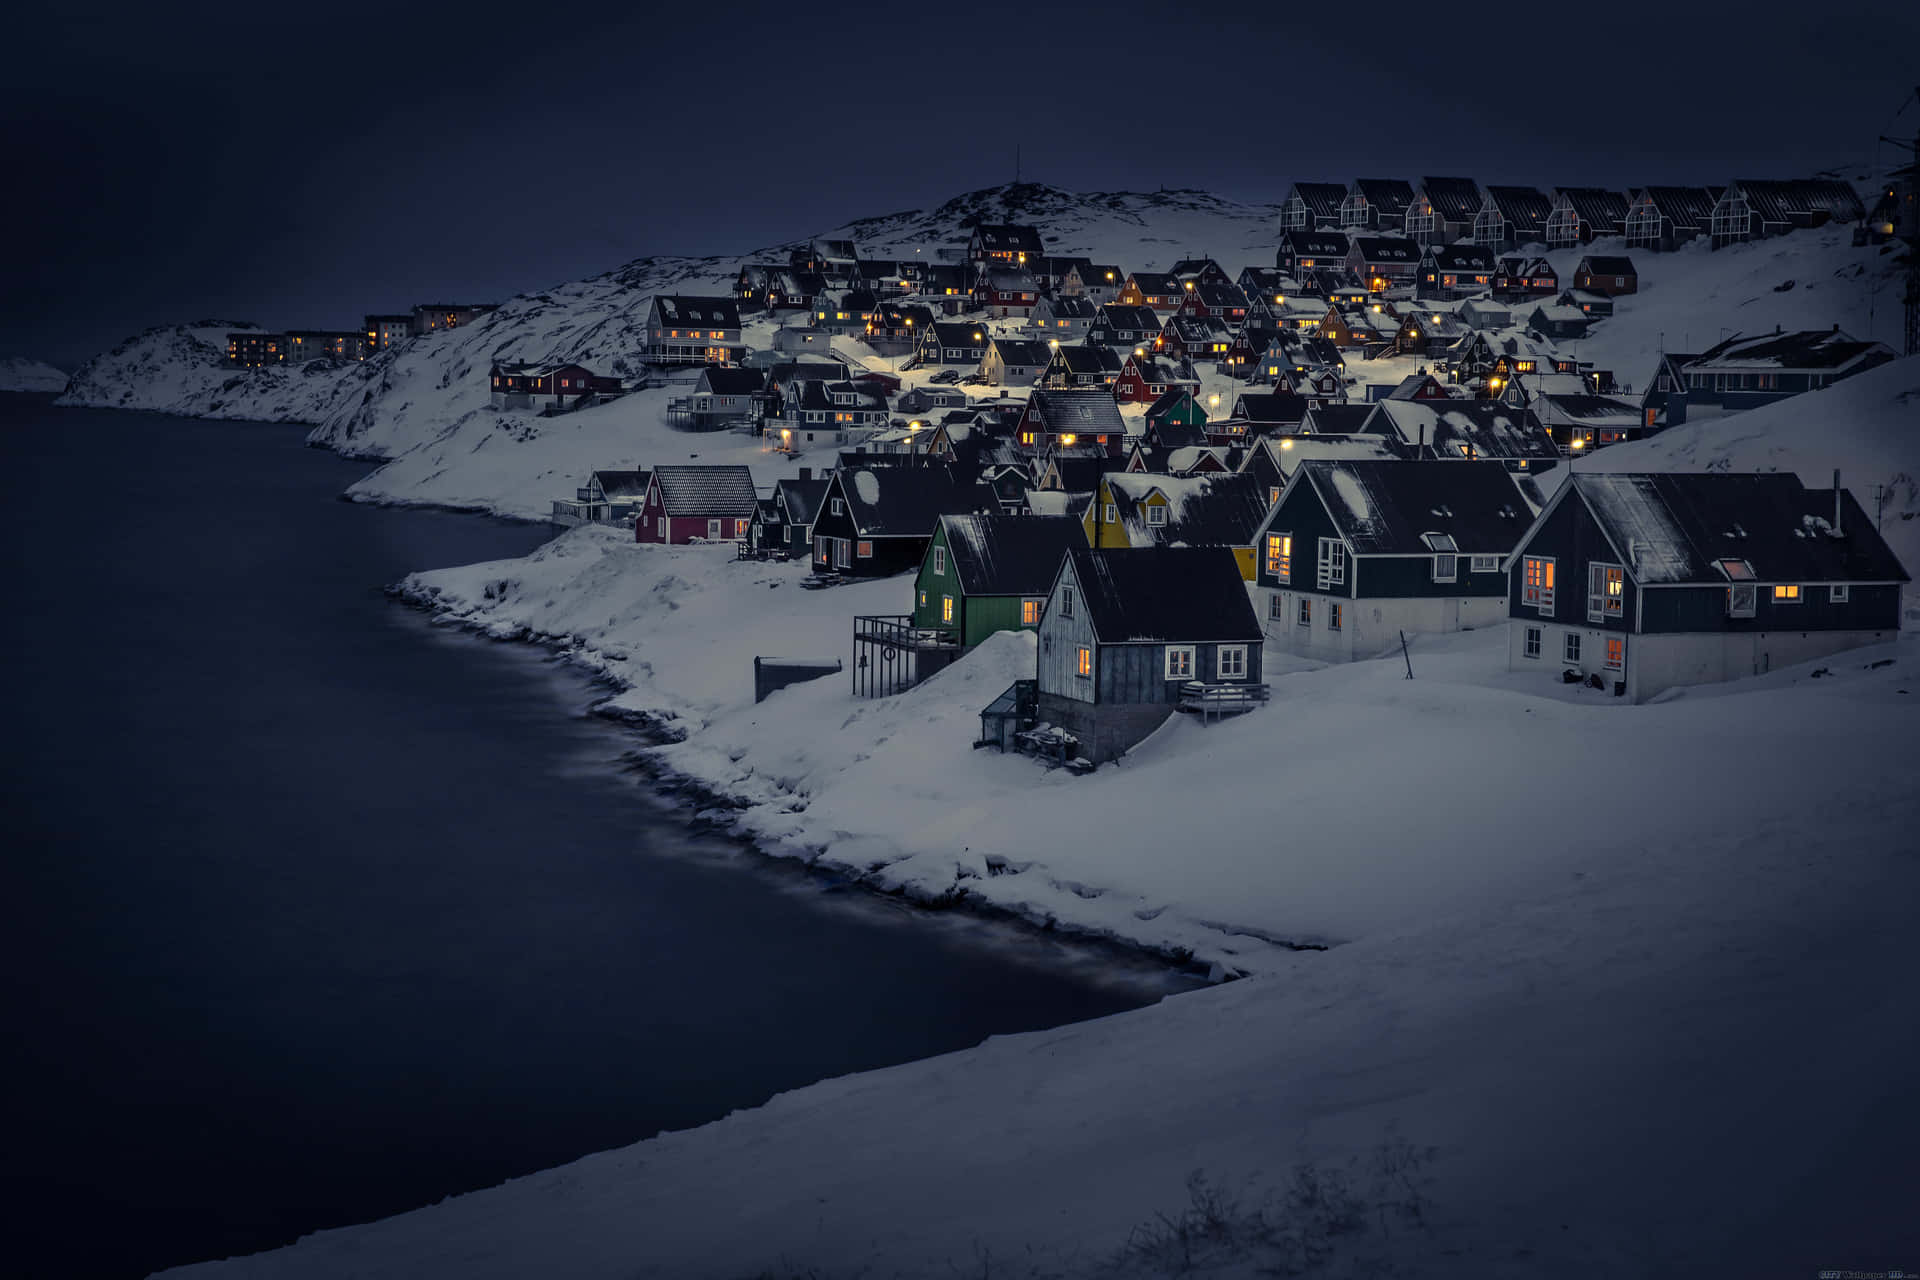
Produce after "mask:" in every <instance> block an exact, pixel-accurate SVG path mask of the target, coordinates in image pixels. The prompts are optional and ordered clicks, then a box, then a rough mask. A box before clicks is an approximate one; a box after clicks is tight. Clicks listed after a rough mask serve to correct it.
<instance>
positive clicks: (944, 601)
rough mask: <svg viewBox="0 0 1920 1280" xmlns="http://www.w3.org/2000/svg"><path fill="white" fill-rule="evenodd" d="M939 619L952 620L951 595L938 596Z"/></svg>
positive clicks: (943, 620)
mask: <svg viewBox="0 0 1920 1280" xmlns="http://www.w3.org/2000/svg"><path fill="white" fill-rule="evenodd" d="M940 621H942V622H952V621H953V597H952V596H941V597H940Z"/></svg>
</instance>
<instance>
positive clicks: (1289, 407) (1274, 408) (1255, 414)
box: [1234, 391, 1307, 425]
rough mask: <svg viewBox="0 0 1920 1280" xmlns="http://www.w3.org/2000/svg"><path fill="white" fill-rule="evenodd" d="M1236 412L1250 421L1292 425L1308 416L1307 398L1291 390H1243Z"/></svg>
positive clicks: (1237, 401)
mask: <svg viewBox="0 0 1920 1280" xmlns="http://www.w3.org/2000/svg"><path fill="white" fill-rule="evenodd" d="M1234 413H1235V414H1237V415H1239V416H1240V417H1243V418H1245V419H1246V420H1247V421H1248V422H1255V423H1261V424H1263V425H1265V424H1271V423H1282V424H1287V425H1291V424H1293V423H1297V422H1299V421H1300V420H1301V419H1302V418H1304V417H1306V414H1307V398H1306V397H1305V396H1297V395H1294V394H1293V393H1292V392H1290V391H1242V392H1241V393H1240V395H1239V398H1238V399H1236V400H1235V401H1234Z"/></svg>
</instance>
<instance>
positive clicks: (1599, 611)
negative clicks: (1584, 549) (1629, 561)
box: [1587, 560, 1627, 623]
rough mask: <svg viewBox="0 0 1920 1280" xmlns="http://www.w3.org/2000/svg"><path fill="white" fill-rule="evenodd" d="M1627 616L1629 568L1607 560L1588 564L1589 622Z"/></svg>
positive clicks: (1593, 561)
mask: <svg viewBox="0 0 1920 1280" xmlns="http://www.w3.org/2000/svg"><path fill="white" fill-rule="evenodd" d="M1616 588H1617V589H1616ZM1626 616H1627V568H1626V566H1625V565H1619V564H1609V563H1608V562H1606V561H1605V560H1590V561H1588V562H1587V621H1588V622H1601V623H1604V622H1606V621H1607V620H1608V619H1609V618H1620V619H1624V618H1625V617H1626Z"/></svg>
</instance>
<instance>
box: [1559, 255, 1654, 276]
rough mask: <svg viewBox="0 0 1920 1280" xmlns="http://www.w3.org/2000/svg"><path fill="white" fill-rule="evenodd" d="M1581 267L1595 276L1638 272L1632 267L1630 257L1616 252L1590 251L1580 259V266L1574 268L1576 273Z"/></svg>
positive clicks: (1626, 274) (1627, 274) (1629, 274)
mask: <svg viewBox="0 0 1920 1280" xmlns="http://www.w3.org/2000/svg"><path fill="white" fill-rule="evenodd" d="M1581 267H1584V268H1586V269H1587V270H1588V271H1590V272H1592V273H1593V274H1594V275H1596V276H1632V275H1638V274H1639V272H1637V271H1635V270H1634V269H1633V259H1632V258H1629V257H1626V256H1624V255H1618V254H1603V253H1590V254H1588V255H1587V256H1586V257H1584V258H1582V259H1580V266H1579V267H1575V268H1574V271H1575V273H1576V274H1577V273H1578V272H1579V270H1580V268H1581Z"/></svg>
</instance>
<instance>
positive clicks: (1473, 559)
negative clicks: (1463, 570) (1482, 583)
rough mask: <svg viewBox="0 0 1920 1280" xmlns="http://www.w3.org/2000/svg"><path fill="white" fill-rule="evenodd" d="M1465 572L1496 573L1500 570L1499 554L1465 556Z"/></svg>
mask: <svg viewBox="0 0 1920 1280" xmlns="http://www.w3.org/2000/svg"><path fill="white" fill-rule="evenodd" d="M1467 572H1469V573H1498V572H1500V557H1499V556H1478V555H1477V556H1469V557H1468V558H1467Z"/></svg>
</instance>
